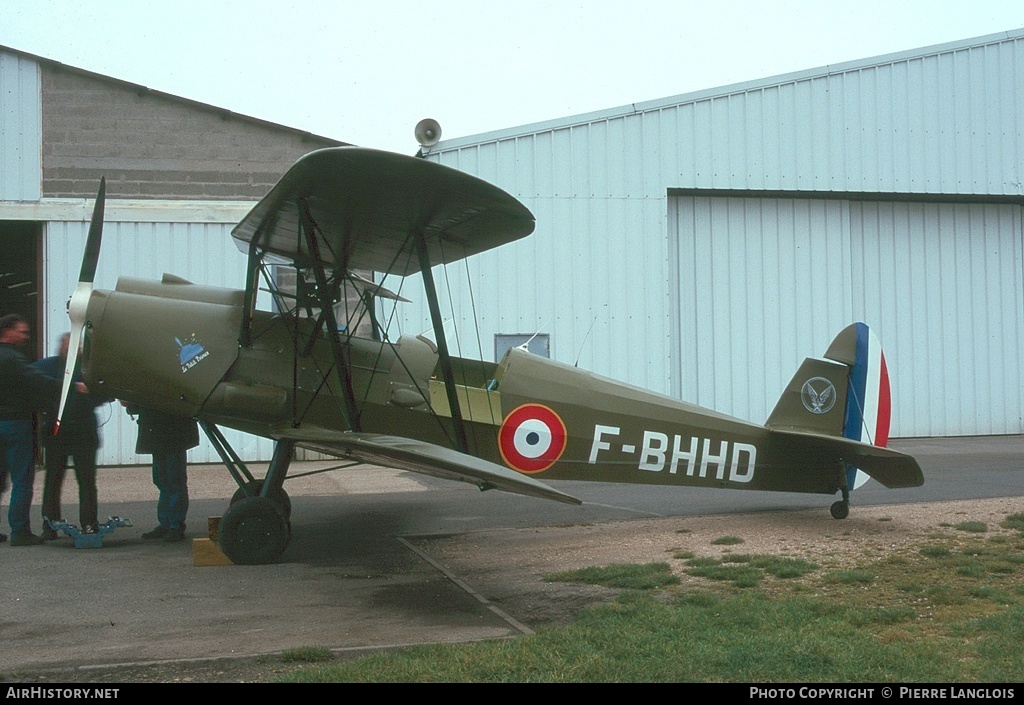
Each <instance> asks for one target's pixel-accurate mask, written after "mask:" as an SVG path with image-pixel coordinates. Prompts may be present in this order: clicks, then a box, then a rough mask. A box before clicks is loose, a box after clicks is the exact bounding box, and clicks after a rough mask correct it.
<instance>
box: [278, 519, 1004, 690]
mask: <svg viewBox="0 0 1024 705" xmlns="http://www.w3.org/2000/svg"><path fill="white" fill-rule="evenodd" d="M1001 526H1002V527H1003V529H1006V530H1008V531H1011V532H1012V531H1015V530H1017V526H1015V525H1010V526H1006V525H1005V522H1004V524H1002V525H1001ZM1008 536H1009V540H1008V541H1003V542H999V543H992V542H989V541H987V540H986V538H985V537H981V536H978V535H974V534H971V533H970V532H967V533H964V534H959V533H950V534H947V535H946V536H945V537H944V538H940V537H938V536H930V537H928V538H927V539H925V540H923V541H922V542H921V543H920V544H918V545H908V546H904V547H899V548H893V549H892V550H891V551H887V552H878V553H877V554H875V556H874V558H872V557H870V556H866V557H861V558H860V562H859V563H857V564H856V565H851V564H850V563H848V562H847V563H844V564H838V563H837V564H832V565H824V566H818V565H815V564H814V563H811V562H809V561H806V560H803V559H800V558H791V557H785V556H758V555H750V554H729V555H726V556H724V557H722V558H712V557H707V556H703V557H702V556H693V557H690V558H688V559H687V560H685V561H684V562H679V563H676V570H677V571H682V572H684V573H685V575H686V580H685V582H684V583H678V584H674V581H671V580H668V579H667V578H670V577H676V578H678V576H677V575H676V574H675V573H673V571H672V569H671V567H669V566H667V565H666V564H664V563H653V564H647V565H638V566H631V567H630V566H621V565H612V566H604V567H600V568H592V569H587V570H582V571H571V572H568V573H563V574H559V577H557V578H556V577H555V576H548V577H547V578H546V579H548V580H554V579H558V580H574V581H585V582H588V583H594V584H598V585H612V586H616V589H619V590H621V592H620V593H619V594H618V597H617V598H615V599H614V601H612V602H610V603H606V604H601V605H598V606H594V607H591V608H590V609H587V610H585V611H584V612H582V613H581V614H580V615H579V616H578V617H577V619H576V620H575V621H574V622H573V623H572V624H570V625H568V626H564V627H557V628H556V627H552V628H548V629H539V630H538V633H537V634H535V635H531V636H526V637H521V638H517V639H510V640H496V641H489V642H482V643H476V644H461V645H434V646H427V647H419V648H410V649H398V650H394V651H390V652H386V653H380V654H376V655H373V656H368V657H365V658H361V659H356V660H351V661H338V662H332V663H329V664H322V665H315V666H312V665H311V666H309V667H305V668H301V669H299V670H297V671H296V672H294V673H292V674H290V675H287V676H285V677H284V679H285V680H289V681H309V682H500V683H505V682H665V681H702V682H715V681H732V682H792V683H797V682H812V683H820V682H833V683H837V682H838V683H856V682H893V681H898V682H917V683H927V682H956V683H972V682H974V683H976V682H991V683H1019V682H1022V681H1024V658H1022V657H1021V655H1020V644H1021V643H1024V570H1022V568H1024V540H1022V538H1015V537H1014V534H1008ZM673 550H677V549H673ZM840 559H843V560H847V561H848V560H849V556H846V555H842V554H837V556H836V557H833V559H832V560H836V561H838V560H840ZM823 562H827V561H825V560H823ZM652 582H654V583H657V582H661V583H663V584H662V585H660V586H654V587H651V583H652ZM636 585H643V586H644V587H642V588H640V589H636V587H635V586H636ZM623 588H625V589H623ZM739 588H742V589H739ZM641 590H642V591H641ZM766 655H770V657H766Z"/></svg>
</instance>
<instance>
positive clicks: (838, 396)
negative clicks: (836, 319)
mask: <svg viewBox="0 0 1024 705" xmlns="http://www.w3.org/2000/svg"><path fill="white" fill-rule="evenodd" d="M833 398H834V401H832V400H833ZM891 414H892V395H891V392H890V389H889V371H888V367H887V365H886V362H885V354H884V353H883V352H882V346H881V345H880V344H879V342H878V339H877V337H876V336H874V335H872V334H871V331H870V329H869V328H868V326H867V325H866V324H864V323H854V324H852V325H850V326H847V327H846V328H844V329H843V330H842V331H840V333H839V334H838V335H837V336H836V337H835V339H834V340H833V341H832V344H831V345H829V347H828V350H827V351H826V353H825V358H824V359H813V358H808V359H806V360H804V362H803V364H802V365H801V366H800V369H799V370H797V373H796V375H795V376H794V377H793V379H792V381H790V383H789V385H788V386H787V387H786V390H785V391H784V392H783V393H782V397H781V398H780V399H779V402H778V404H776V406H775V409H774V410H773V411H772V413H771V416H769V417H768V421H767V423H766V424H765V425H766V426H767V427H768V428H770V429H778V430H790V431H806V432H811V433H820V434H826V435H831V436H841V437H843V438H849V439H850V440H854V441H859V442H862V443H869V444H871V445H875V446H879V447H883V448H884V447H885V446H887V445H888V443H889V428H890V421H891ZM867 479H868V476H867V474H865V473H863V472H861V471H859V470H857V468H855V467H852V466H851V467H849V468H848V470H847V483H848V486H849V487H850V488H851V489H855V488H857V487H860V486H861V485H862V484H864V482H865V481H866V480H867Z"/></svg>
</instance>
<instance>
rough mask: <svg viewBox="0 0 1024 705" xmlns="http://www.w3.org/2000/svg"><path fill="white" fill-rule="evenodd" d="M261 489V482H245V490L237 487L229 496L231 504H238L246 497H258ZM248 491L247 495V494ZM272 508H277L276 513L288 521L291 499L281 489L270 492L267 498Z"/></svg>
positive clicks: (290, 512) (290, 511) (290, 514)
mask: <svg viewBox="0 0 1024 705" xmlns="http://www.w3.org/2000/svg"><path fill="white" fill-rule="evenodd" d="M262 489H263V480H253V481H252V482H247V483H246V485H245V489H242V488H241V487H239V488H238V489H237V490H235V493H234V494H233V495H231V504H235V503H236V502H240V501H242V500H243V499H245V498H246V497H250V496H252V497H256V496H259V493H260V490H262ZM247 491H248V493H247ZM267 499H269V500H270V501H271V502H273V503H274V506H276V507H277V509H278V511H279V512H281V514H283V515H284V516H285V518H286V519H290V518H291V516H292V499H291V497H289V496H288V493H287V492H285V491H284V488H283V487H279V488H278V489H276V490H271V492H270V495H269V496H268V497H267Z"/></svg>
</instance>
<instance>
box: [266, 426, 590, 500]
mask: <svg viewBox="0 0 1024 705" xmlns="http://www.w3.org/2000/svg"><path fill="white" fill-rule="evenodd" d="M274 438H275V439H282V440H290V441H294V442H295V443H297V444H299V445H301V446H303V447H305V448H310V449H312V450H316V451H319V452H322V453H327V454H328V455H336V456H341V457H346V458H355V459H357V460H361V461H363V462H367V463H374V464H377V465H383V466H385V467H391V468H398V469H400V470H411V471H413V472H418V473H423V474H425V475H432V476H434V477H440V478H444V479H446V480H458V481H460V482H468V483H470V484H473V485H476V486H477V487H479V488H480V489H481V490H490V489H497V490H503V491H505V492H514V493H516V494H524V495H529V496H531V497H540V498H542V499H553V500H555V501H557V502H565V503H566V504H582V503H583V502H581V501H580V500H578V499H576V498H575V497H573V496H571V495H568V494H565V493H564V492H559V491H558V490H556V489H554V488H551V487H549V486H547V485H545V484H544V483H543V482H539V481H537V480H534V479H533V478H532V477H527V476H526V475H521V474H519V473H517V472H515V471H514V470H509V469H508V468H504V467H502V466H500V465H497V464H495V463H492V462H490V461H487V460H483V459H481V458H477V457H474V456H472V455H466V454H465V453H460V452H459V451H457V450H452V449H451V448H443V447H441V446H439V445H435V444H433V443H425V442H423V441H417V440H413V439H410V438H401V437H399V436H386V435H382V434H376V433H352V432H346V431H335V430H332V429H327V428H319V427H308V426H306V427H302V428H287V429H280V430H279V431H277V432H275V433H274Z"/></svg>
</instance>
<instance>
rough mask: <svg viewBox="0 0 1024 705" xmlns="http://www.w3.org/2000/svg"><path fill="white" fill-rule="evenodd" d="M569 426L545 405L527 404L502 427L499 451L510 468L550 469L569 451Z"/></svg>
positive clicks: (526, 469)
mask: <svg viewBox="0 0 1024 705" xmlns="http://www.w3.org/2000/svg"><path fill="white" fill-rule="evenodd" d="M565 443H566V433H565V424H564V423H562V419H560V418H559V416H558V414H556V413H555V412H554V411H552V410H551V409H549V408H548V407H546V406H544V405H542V404H523V405H522V406H520V407H518V408H516V409H515V410H513V411H512V413H510V414H509V415H508V416H506V417H505V421H504V422H502V424H501V430H500V431H498V449H499V450H500V451H501V457H502V458H504V459H505V462H506V463H507V464H508V466H509V467H511V468H514V469H515V470H518V471H519V472H526V473H531V472H540V471H542V470H547V469H548V468H549V467H551V466H552V465H554V464H555V462H556V461H557V460H558V459H559V458H561V457H562V452H563V451H564V450H565Z"/></svg>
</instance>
